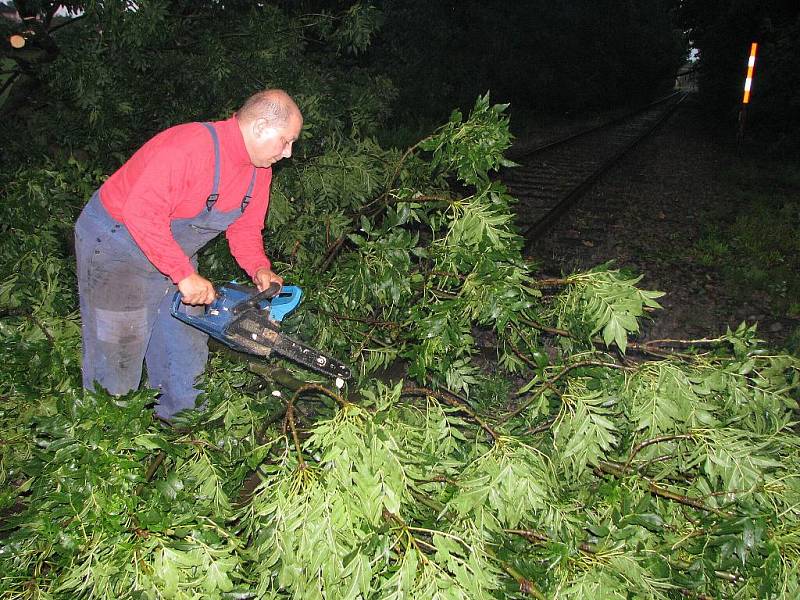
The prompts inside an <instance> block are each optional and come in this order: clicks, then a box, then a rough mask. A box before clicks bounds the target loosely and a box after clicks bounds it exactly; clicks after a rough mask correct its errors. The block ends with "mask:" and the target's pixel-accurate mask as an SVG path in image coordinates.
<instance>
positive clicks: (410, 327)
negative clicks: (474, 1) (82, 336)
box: [0, 96, 800, 599]
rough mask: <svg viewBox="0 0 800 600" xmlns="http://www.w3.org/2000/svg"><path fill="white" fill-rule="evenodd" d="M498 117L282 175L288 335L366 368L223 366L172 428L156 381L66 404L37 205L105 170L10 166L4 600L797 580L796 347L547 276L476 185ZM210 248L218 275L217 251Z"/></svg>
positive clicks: (609, 271) (61, 285)
mask: <svg viewBox="0 0 800 600" xmlns="http://www.w3.org/2000/svg"><path fill="white" fill-rule="evenodd" d="M503 110H504V107H503V106H492V105H491V104H490V102H489V99H488V96H487V97H483V98H479V99H478V101H477V102H476V105H475V108H474V110H473V111H472V113H471V115H470V116H469V118H466V119H465V118H464V116H463V115H461V114H460V113H458V112H455V113H453V115H452V117H451V119H450V121H449V122H448V123H447V124H445V125H444V126H443V127H442V128H440V129H439V130H437V131H436V132H434V133H433V134H432V135H431V136H429V137H428V138H426V139H425V140H423V141H421V142H420V143H419V144H417V145H416V146H414V147H412V148H411V149H409V150H408V151H406V152H404V153H400V152H396V151H384V150H382V149H381V148H379V147H378V146H376V145H375V144H374V143H372V142H370V141H368V140H366V141H351V142H348V144H349V145H348V146H336V147H334V148H332V149H328V150H327V151H326V152H325V153H323V154H321V155H319V156H317V157H316V158H312V159H310V160H308V161H306V162H304V163H302V164H301V165H299V166H298V167H297V168H296V169H294V170H284V171H283V172H282V173H281V174H280V175H279V181H277V182H276V185H275V197H274V198H273V207H272V214H271V217H270V227H271V237H270V240H269V241H270V244H271V247H272V248H273V256H275V257H276V263H277V265H278V266H279V268H281V267H282V269H281V270H282V271H283V272H284V273H287V279H289V280H291V281H292V283H298V284H300V285H301V286H302V287H303V288H304V289H305V291H306V302H305V304H304V306H303V307H302V308H301V310H300V311H298V313H297V314H296V315H295V316H294V317H292V318H291V319H289V320H288V321H287V322H286V323H285V326H284V327H285V329H288V330H290V331H293V333H294V334H295V335H297V336H299V337H303V338H305V339H308V340H309V341H311V342H313V343H314V344H315V345H318V346H320V347H323V348H325V349H326V351H328V352H330V353H332V354H334V355H336V356H338V357H339V358H342V359H346V360H348V361H349V362H350V363H351V364H352V365H353V367H354V370H355V371H356V372H357V373H358V375H357V377H356V379H355V381H354V382H352V383H351V384H349V385H348V386H347V387H346V388H344V389H343V390H337V389H335V388H331V387H329V386H328V384H327V383H326V382H324V381H321V380H319V379H316V378H315V377H314V376H313V375H309V374H308V373H305V372H302V371H300V370H297V369H294V368H293V367H289V366H287V365H282V366H281V367H282V368H278V366H277V365H274V364H273V365H254V366H253V367H252V368H251V369H248V367H247V364H246V363H244V362H241V361H237V360H235V359H233V358H231V357H230V356H228V355H226V354H225V353H216V354H215V355H214V356H213V358H212V362H211V364H210V366H209V370H208V376H207V378H206V380H205V382H204V384H203V386H204V389H205V392H206V393H205V396H204V401H205V403H206V408H205V410H204V411H202V412H197V413H191V414H187V415H186V416H185V417H184V419H183V420H182V421H180V422H179V423H178V424H177V425H176V427H175V428H167V427H164V426H163V425H162V424H161V423H159V422H158V421H155V420H154V419H153V416H152V413H151V410H150V405H151V404H152V402H153V401H154V392H153V391H151V390H142V391H138V392H135V393H131V394H129V395H127V396H125V397H122V398H115V397H111V396H109V395H108V394H106V393H104V392H103V391H102V390H98V391H97V392H96V393H91V394H83V393H82V391H81V390H80V382H79V371H78V360H79V333H78V325H79V324H78V322H77V318H76V316H75V314H74V313H72V312H69V310H67V309H65V308H64V307H67V308H68V307H70V306H73V307H74V297H70V295H74V289H73V285H72V283H71V282H72V280H71V267H70V263H69V260H68V258H66V257H65V255H64V251H63V248H61V240H62V239H63V237H62V235H61V232H62V230H63V229H64V228H65V227H67V228H68V226H67V225H65V224H66V223H69V222H71V221H68V215H69V211H70V207H69V205H68V204H67V206H66V207H65V206H64V205H63V204H61V203H59V202H58V201H57V199H58V197H59V194H61V195H63V196H69V197H72V196H73V194H75V192H76V189H75V188H76V187H77V188H80V191H85V190H84V189H83V188H87V189H89V188H91V186H92V183H94V182H95V181H96V177H97V175H96V174H93V173H91V172H86V171H85V170H83V169H82V168H81V167H80V165H72V167H71V168H72V169H73V170H72V171H71V172H69V173H68V174H67V175H66V176H65V175H64V174H54V173H47V172H41V171H37V172H36V173H31V172H25V173H20V174H19V177H18V178H17V181H18V182H19V183H18V184H17V185H16V187H14V186H12V187H11V188H10V189H9V190H7V192H8V194H9V196H11V197H14V196H16V197H18V198H26V199H27V202H26V203H24V204H26V205H28V206H33V207H34V210H35V211H39V214H38V215H37V214H34V215H30V213H29V212H28V213H25V212H23V210H22V209H21V208H18V207H16V204H14V203H9V204H8V205H6V206H4V208H3V210H4V212H5V213H6V214H4V219H3V222H4V223H11V224H12V225H10V227H13V228H14V230H13V233H14V236H13V241H12V240H11V236H8V235H5V234H4V236H3V241H2V242H0V244H2V245H1V246H0V256H2V257H3V260H4V262H5V264H6V265H9V264H16V265H19V267H18V268H17V269H15V270H14V271H13V272H11V271H9V275H7V276H4V279H3V281H2V282H0V306H1V307H2V310H3V311H4V312H3V316H2V321H1V322H0V327H1V328H2V329H0V331H2V344H3V347H4V352H3V354H4V356H6V357H7V358H6V360H5V361H4V364H3V366H2V372H3V377H2V383H0V394H2V403H3V404H2V410H1V411H0V430H1V431H2V443H0V459H1V460H2V471H1V473H2V474H1V475H0V477H2V482H3V486H4V488H3V492H2V496H0V509H2V510H3V514H4V523H3V525H2V527H1V528H0V573H2V575H0V590H2V592H3V594H4V595H5V596H8V597H9V598H28V597H30V598H76V597H86V598H90V597H91V598H95V597H97V598H100V597H106V598H123V597H131V598H158V597H165V598H198V597H203V598H283V597H286V598H320V597H325V598H470V599H474V598H502V597H509V598H513V597H530V596H533V597H536V598H629V597H637V598H678V597H698V598H707V597H736V598H754V597H759V598H783V597H794V596H796V595H798V593H799V592H800V589H798V587H799V586H798V577H797V574H796V569H795V568H794V565H795V563H796V561H797V558H798V551H799V550H800V542H799V540H800V537H799V535H800V527H799V526H798V507H800V475H798V473H800V468H799V467H800V455H799V454H798V442H797V437H796V434H795V433H794V430H793V427H794V422H793V413H792V410H793V409H796V407H797V404H796V398H797V387H798V385H799V384H800V376H799V375H798V362H797V360H796V359H795V358H792V357H790V356H784V355H779V354H774V353H771V352H769V351H768V350H767V349H765V348H763V347H762V345H761V344H760V342H759V340H758V339H757V338H756V334H755V328H754V327H750V326H747V325H744V324H743V325H742V326H741V327H739V328H738V329H737V330H736V331H728V332H727V333H726V334H725V335H723V336H720V337H717V338H713V339H711V338H708V339H702V340H649V341H643V340H636V339H634V338H635V336H636V334H637V333H638V331H639V322H640V320H641V319H642V318H649V316H648V313H649V312H650V311H652V310H655V309H657V308H658V304H657V298H658V297H659V295H660V293H659V292H651V291H646V290H641V289H639V288H637V287H636V284H637V283H638V279H637V278H634V277H630V276H626V275H625V274H623V273H621V272H620V271H618V270H615V269H614V268H612V266H611V265H601V266H599V267H597V268H595V269H593V270H592V271H589V272H585V273H575V274H571V275H568V276H565V277H563V278H560V279H552V278H549V279H547V278H542V277H541V276H540V275H539V274H538V272H537V269H536V265H535V263H533V262H529V261H526V260H525V259H524V258H523V257H522V255H521V252H520V249H521V245H522V244H521V240H520V238H519V236H518V235H517V234H516V233H515V231H514V228H513V224H512V216H513V213H512V210H513V202H514V201H513V198H511V197H509V196H508V194H507V193H506V190H505V188H504V187H503V185H502V184H500V183H499V182H497V181H494V180H493V179H492V178H491V177H490V173H491V171H493V170H496V169H497V168H498V167H500V166H502V165H504V164H507V163H506V161H505V159H503V151H504V150H505V149H506V148H507V146H508V144H509V140H510V137H509V134H508V128H507V125H508V123H507V118H506V117H505V116H504V112H503ZM35 178H39V180H40V181H42V182H45V183H46V185H43V186H44V187H46V188H47V189H48V190H49V193H48V195H47V198H46V199H45V197H44V195H43V196H42V198H43V201H42V202H41V203H31V202H30V198H32V197H35V196H36V193H37V192H36V189H37V186H31V185H30V182H31V181H32V180H34V179H35ZM43 186H39V187H43ZM83 195H84V196H85V194H83ZM299 199H302V200H299ZM19 204H23V203H22V202H20V203H19ZM37 217H40V218H37ZM6 226H9V225H6ZM12 261H13V262H12ZM204 262H205V269H206V271H207V272H209V273H212V274H213V275H214V276H215V277H216V278H217V279H218V280H225V279H227V278H229V277H231V276H232V274H233V273H234V271H233V270H232V263H231V261H230V257H229V256H227V255H226V253H225V251H224V248H223V247H222V246H221V245H215V246H214V247H213V248H212V249H211V251H210V252H209V253H208V254H207V255H206V256H205V257H204Z"/></svg>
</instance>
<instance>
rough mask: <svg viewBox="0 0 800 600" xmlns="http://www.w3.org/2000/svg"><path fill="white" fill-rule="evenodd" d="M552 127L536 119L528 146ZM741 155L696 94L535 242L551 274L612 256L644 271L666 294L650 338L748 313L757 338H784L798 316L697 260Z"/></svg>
mask: <svg viewBox="0 0 800 600" xmlns="http://www.w3.org/2000/svg"><path fill="white" fill-rule="evenodd" d="M512 122H513V117H512ZM578 125H579V124H575V125H574V126H573V127H572V128H573V129H574V128H578ZM564 127H565V124H563V123H562V124H560V127H559V128H564ZM566 129H567V130H568V129H570V127H568V126H566ZM552 134H553V130H552V129H549V130H548V128H546V127H544V128H541V129H539V130H537V129H536V128H533V129H532V130H530V131H528V132H526V135H525V136H524V137H523V141H522V143H521V145H522V146H524V145H528V146H535V145H537V144H538V143H541V142H543V141H548V140H547V137H548V136H550V135H552ZM521 137H522V136H521ZM551 139H552V138H551ZM735 160H741V157H739V156H738V155H737V148H736V144H735V131H731V132H729V135H727V136H726V135H724V132H722V133H720V131H719V129H716V130H715V129H712V128H710V127H709V126H708V125H707V122H706V121H705V119H704V118H703V116H702V114H701V112H700V111H699V109H698V107H697V105H696V104H695V103H694V102H693V100H691V99H690V100H689V101H687V102H685V103H684V105H683V106H682V107H681V108H680V109H679V110H678V112H677V113H676V114H675V115H673V116H672V117H671V118H670V119H669V120H668V121H667V122H666V123H665V124H664V125H663V126H662V127H661V128H660V129H659V130H658V132H657V133H656V134H655V135H654V136H653V137H651V138H649V139H648V140H647V141H645V142H644V143H642V144H640V145H639V146H638V147H636V148H634V149H633V150H632V151H631V152H630V153H629V154H628V155H627V156H626V157H625V158H623V159H622V160H621V161H620V162H619V163H618V164H617V165H616V166H615V167H614V168H613V169H612V170H611V171H610V172H609V173H608V174H606V175H605V176H604V177H603V178H602V180H601V181H599V182H598V183H597V184H596V185H595V186H594V187H593V188H592V189H591V190H590V191H589V192H588V193H587V194H586V195H585V196H584V197H583V199H582V200H581V201H580V203H579V204H578V206H577V207H575V209H574V210H573V211H571V212H570V213H569V214H568V215H566V216H565V217H564V218H563V219H562V220H561V221H560V222H559V223H558V224H557V225H556V227H555V228H554V229H553V230H552V231H551V232H549V233H548V234H546V235H545V236H543V238H542V239H540V240H539V241H538V242H537V243H536V246H535V248H534V256H535V258H536V259H538V260H539V261H540V262H541V264H542V265H543V268H544V270H545V272H546V273H547V274H548V275H559V274H561V273H567V272H570V271H572V270H576V269H581V270H583V269H587V268H590V267H593V266H595V265H597V264H600V263H604V262H606V261H610V260H613V261H614V262H615V264H616V265H617V266H618V267H620V268H628V269H631V270H633V271H635V272H636V273H639V274H642V275H644V278H643V280H642V282H641V284H640V285H641V286H642V287H644V288H645V289H653V290H661V291H664V292H666V294H667V295H666V296H665V297H664V298H662V299H661V300H660V302H661V304H662V305H663V307H664V310H662V311H658V312H657V313H655V314H654V320H653V321H652V323H648V324H647V325H646V327H645V331H644V332H643V337H646V338H647V339H660V338H679V339H695V338H702V337H712V336H715V335H716V334H719V333H724V331H725V329H726V327H728V326H730V327H732V328H735V326H736V325H738V324H739V323H741V322H742V321H747V322H748V324H752V323H757V324H758V334H759V337H761V338H763V339H766V340H767V341H768V342H769V343H770V344H771V345H773V346H777V347H780V346H783V345H784V344H785V343H786V341H787V338H788V337H789V336H790V335H791V334H792V332H793V331H794V330H795V329H796V328H797V327H798V326H800V320H798V319H792V318H789V317H787V316H786V315H785V314H776V312H780V311H775V310H774V309H773V308H772V304H771V302H770V298H769V296H768V295H767V294H766V293H765V292H759V291H755V290H749V291H745V292H743V291H742V289H741V288H738V287H737V286H732V285H731V282H730V280H729V279H727V280H726V279H725V277H724V276H723V275H722V274H721V273H719V272H718V271H717V269H714V268H712V267H708V266H704V264H703V263H702V262H701V261H700V260H699V259H700V256H699V254H700V252H699V250H698V247H697V242H698V240H699V239H700V237H701V234H702V230H703V227H704V226H707V223H708V219H709V218H712V217H710V215H717V218H718V215H720V214H723V215H724V214H725V213H726V210H725V207H726V206H729V205H730V203H731V201H732V199H731V197H730V186H729V185H728V184H727V183H726V182H725V181H724V180H723V178H724V177H725V172H726V169H725V168H723V167H725V166H727V165H730V164H731V162H732V161H735Z"/></svg>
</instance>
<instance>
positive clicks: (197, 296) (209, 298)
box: [178, 273, 217, 305]
mask: <svg viewBox="0 0 800 600" xmlns="http://www.w3.org/2000/svg"><path fill="white" fill-rule="evenodd" d="M178 291H180V293H181V301H182V302H183V303H184V304H192V305H198V304H211V303H212V302H213V301H214V298H216V297H217V293H216V292H215V291H214V285H213V284H212V283H211V282H210V281H209V280H208V279H206V278H205V277H201V276H200V275H198V274H197V273H193V274H191V275H189V276H188V277H184V278H183V279H181V280H180V281H179V282H178Z"/></svg>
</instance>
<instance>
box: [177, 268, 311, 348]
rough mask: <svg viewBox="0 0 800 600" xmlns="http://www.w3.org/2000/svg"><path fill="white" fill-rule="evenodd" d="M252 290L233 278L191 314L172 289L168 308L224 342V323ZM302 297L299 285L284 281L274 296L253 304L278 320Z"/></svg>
mask: <svg viewBox="0 0 800 600" xmlns="http://www.w3.org/2000/svg"><path fill="white" fill-rule="evenodd" d="M253 294H254V290H253V288H251V287H248V286H244V285H240V284H238V283H234V282H231V283H226V284H225V285H222V286H220V287H218V288H217V298H216V299H215V300H214V301H213V302H212V303H211V304H209V305H208V306H206V309H205V313H204V314H203V315H192V314H189V313H187V312H186V311H185V310H181V308H182V305H181V294H180V292H175V297H174V298H173V299H172V310H171V312H172V316H173V317H176V318H178V319H180V320H181V321H183V322H184V323H188V324H189V325H192V326H193V327H196V328H197V329H199V330H201V331H204V332H205V333H207V334H208V335H210V336H211V337H212V338H214V339H215V340H217V341H220V342H223V343H226V344H227V343H228V341H229V340H228V337H227V336H226V328H227V326H228V325H229V324H230V322H231V321H232V320H233V319H234V318H235V317H236V316H237V308H238V307H240V306H242V304H243V303H245V302H247V301H248V300H249V299H250V298H251V297H252V296H253ZM302 299H303V291H302V290H301V289H300V288H299V287H297V286H294V285H287V286H284V287H283V288H282V289H281V291H280V292H278V294H277V295H276V296H273V297H272V298H267V299H264V300H261V301H260V302H258V304H257V307H256V308H257V310H259V311H260V312H261V313H262V314H263V316H264V317H268V318H269V320H270V321H274V322H276V323H280V322H281V321H283V319H284V318H285V317H287V316H288V315H289V314H291V313H292V311H294V309H295V308H297V307H298V306H299V305H300V301H301V300H302ZM228 345H230V344H228Z"/></svg>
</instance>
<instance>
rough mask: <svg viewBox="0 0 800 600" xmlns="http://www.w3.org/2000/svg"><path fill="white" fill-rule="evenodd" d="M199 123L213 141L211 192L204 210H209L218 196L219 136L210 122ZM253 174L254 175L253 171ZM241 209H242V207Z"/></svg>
mask: <svg viewBox="0 0 800 600" xmlns="http://www.w3.org/2000/svg"><path fill="white" fill-rule="evenodd" d="M201 125H202V126H203V127H205V128H206V129H208V132H209V133H210V134H211V139H212V140H213V141H214V186H213V187H212V188H211V194H210V195H209V196H208V198H206V210H208V212H211V209H212V208H214V203H215V202H216V201H217V198H219V174H220V164H219V162H220V161H219V137H218V136H217V130H216V129H214V126H213V125H212V124H211V123H201ZM253 175H254V177H255V173H254V174H253ZM251 187H252V184H251ZM242 210H244V208H243V209H242Z"/></svg>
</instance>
